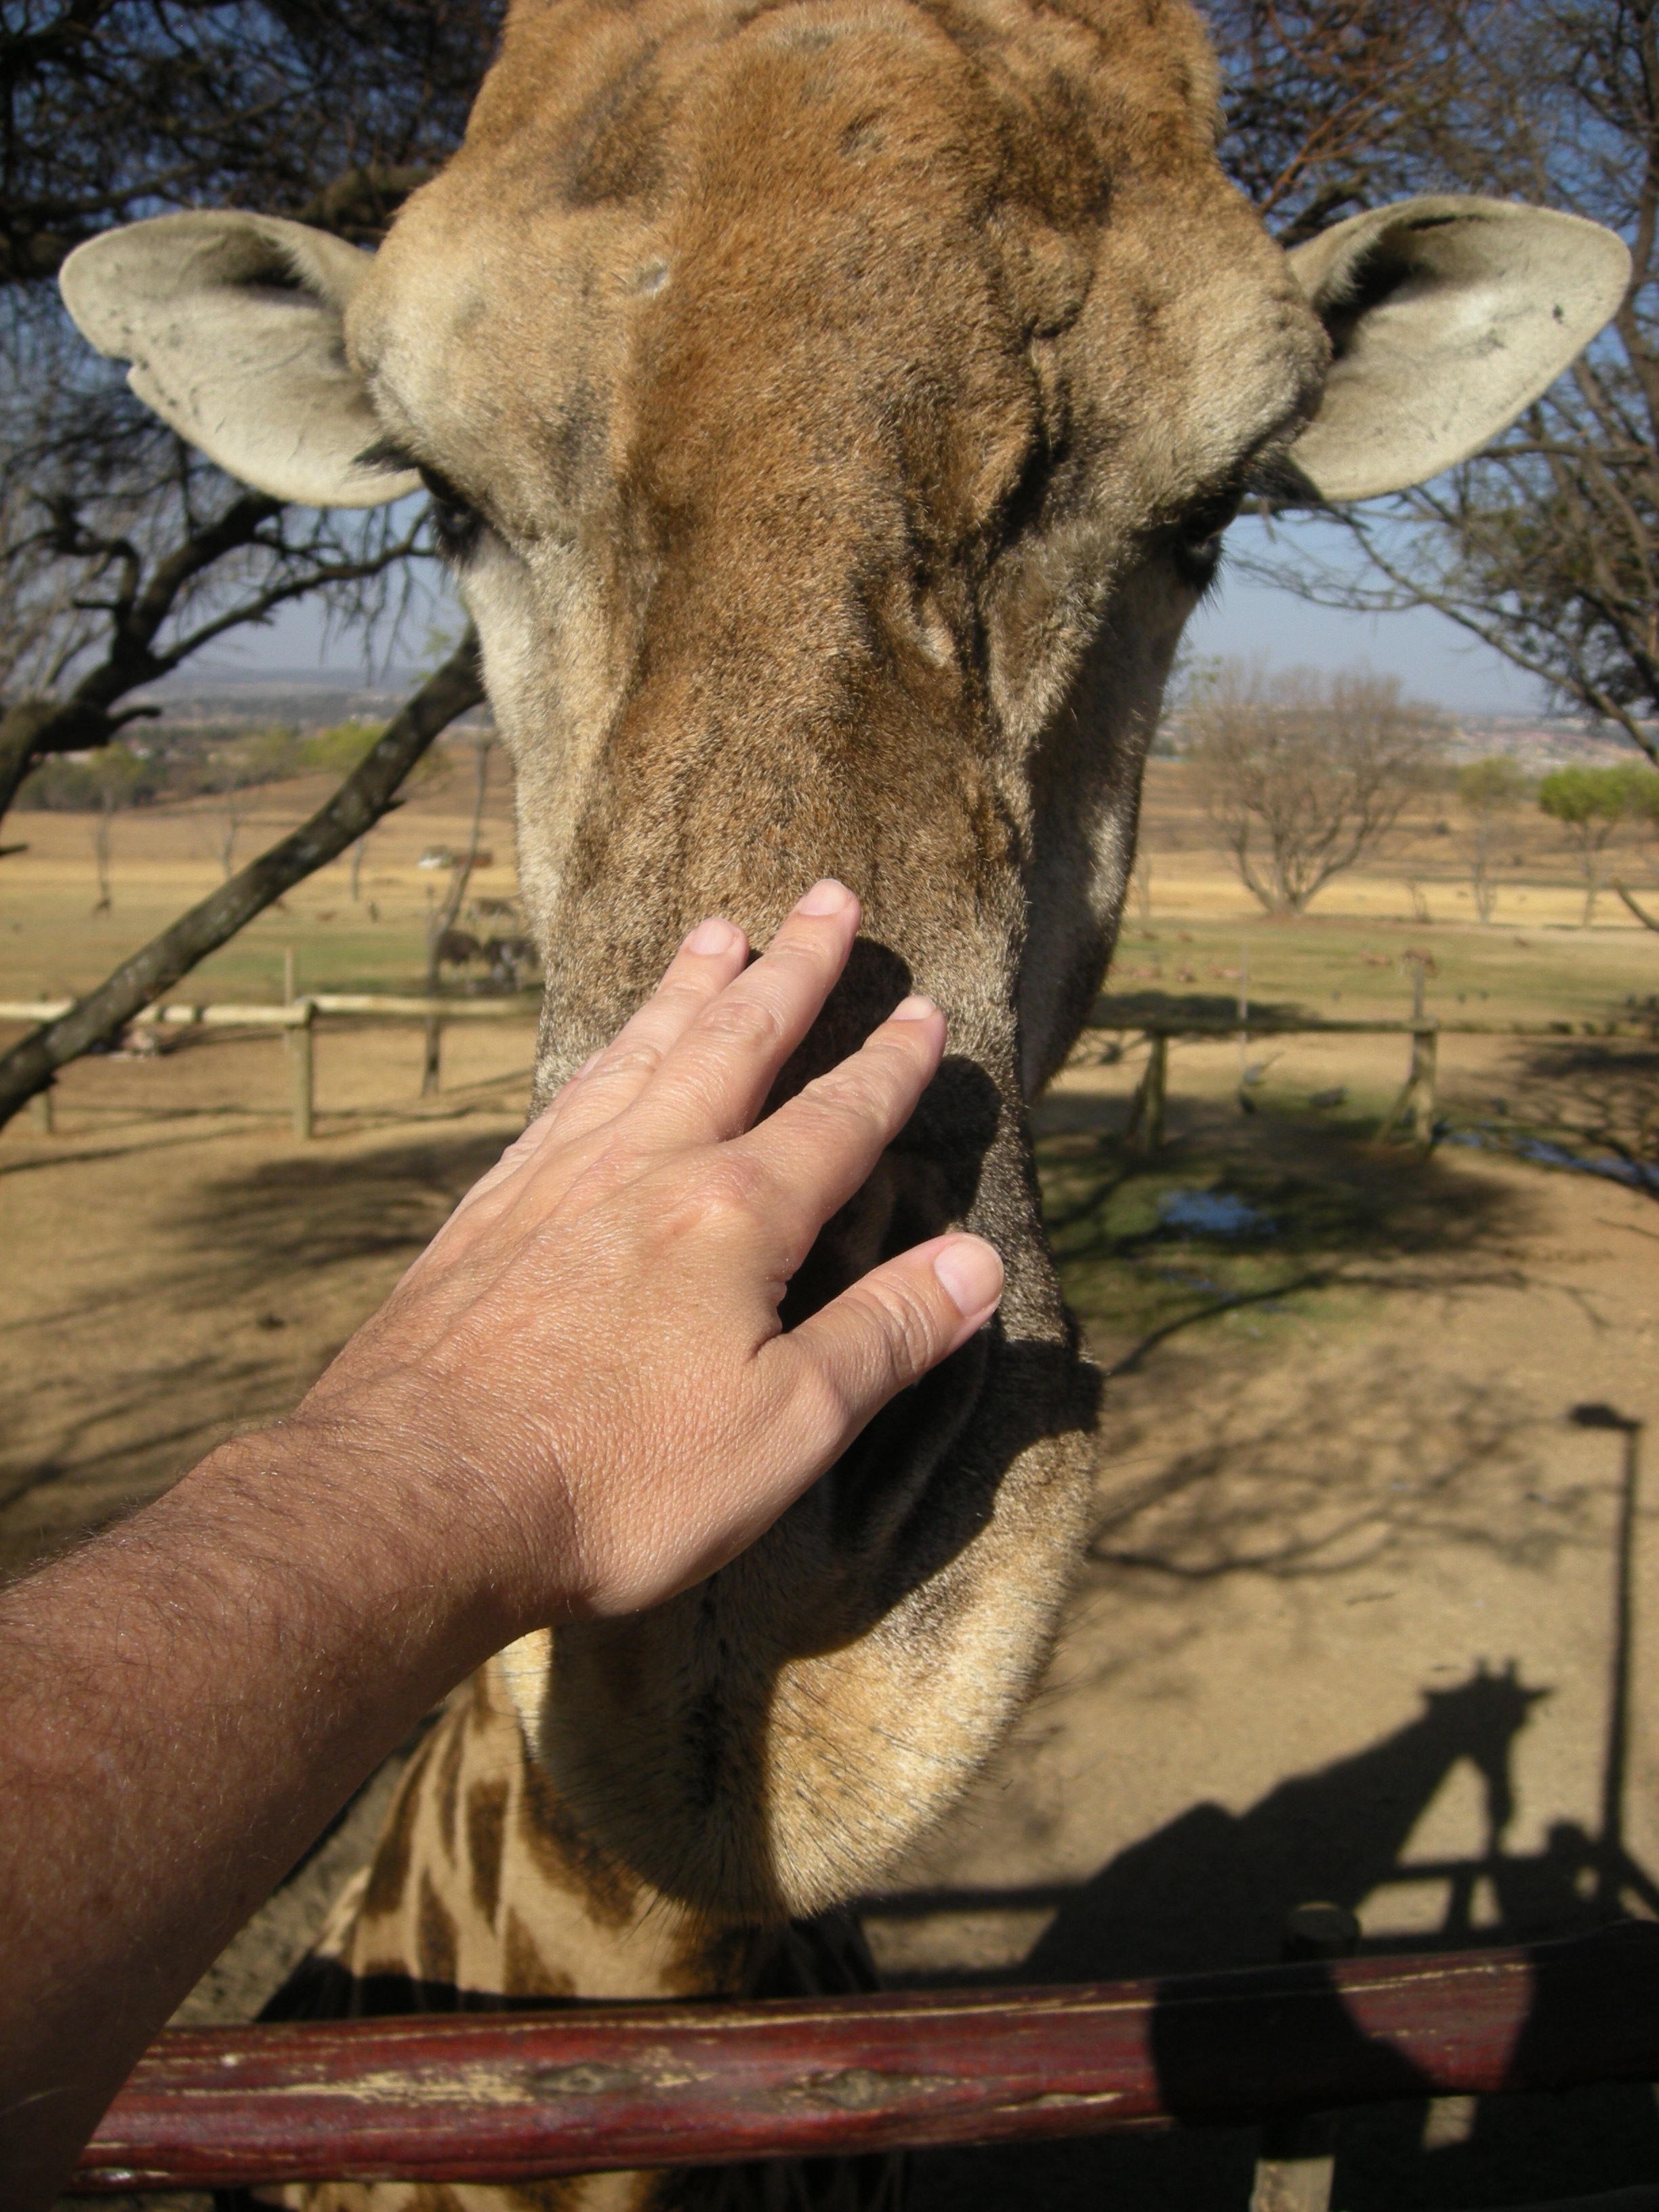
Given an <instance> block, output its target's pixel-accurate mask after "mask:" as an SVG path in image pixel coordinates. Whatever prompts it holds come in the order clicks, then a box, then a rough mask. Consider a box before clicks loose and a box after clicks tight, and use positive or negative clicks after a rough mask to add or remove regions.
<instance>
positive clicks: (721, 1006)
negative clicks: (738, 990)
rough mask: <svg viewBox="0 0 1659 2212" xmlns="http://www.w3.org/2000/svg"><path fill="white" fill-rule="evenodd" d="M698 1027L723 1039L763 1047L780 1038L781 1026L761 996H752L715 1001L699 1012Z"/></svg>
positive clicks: (777, 1041) (710, 1034) (752, 1046)
mask: <svg viewBox="0 0 1659 2212" xmlns="http://www.w3.org/2000/svg"><path fill="white" fill-rule="evenodd" d="M701 1027H702V1029H703V1030H704V1031H705V1032H706V1033H707V1034H708V1036H714V1037H716V1038H718V1039H720V1041H722V1042H730V1043H732V1044H737V1045H747V1046H749V1047H750V1048H755V1049H759V1050H765V1049H766V1048H769V1047H770V1046H773V1045H775V1044H777V1043H779V1042H781V1038H782V1035H783V1025H782V1024H781V1021H780V1020H779V1018H778V1016H777V1013H776V1012H775V1009H774V1008H773V1007H772V1006H769V1005H768V1003H767V1001H766V1000H764V999H758V998H755V997H753V996H746V997H743V998H732V997H728V998H724V999H717V1000H715V1001H714V1004H713V1006H710V1007H709V1008H708V1011H707V1012H705V1013H704V1014H703V1016H702V1023H701Z"/></svg>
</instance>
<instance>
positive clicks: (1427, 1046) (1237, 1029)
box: [1085, 998, 1654, 1152]
mask: <svg viewBox="0 0 1659 2212" xmlns="http://www.w3.org/2000/svg"><path fill="white" fill-rule="evenodd" d="M1085 1028H1086V1029H1088V1030H1097V1031H1104V1032H1108V1033H1115V1034H1117V1035H1119V1036H1144V1037H1145V1038H1146V1046H1147V1054H1146V1072H1145V1073H1144V1074H1143V1075H1142V1077H1141V1079H1140V1085H1139V1089H1138V1090H1137V1091H1136V1093H1135V1098H1134V1103H1133V1106H1132V1108H1131V1109H1130V1116H1129V1125H1128V1133H1129V1137H1130V1139H1131V1142H1132V1143H1133V1144H1134V1145H1136V1146H1138V1147H1139V1149H1140V1150H1142V1151H1145V1152H1157V1151H1158V1150H1159V1149H1160V1148H1161V1146H1163V1143H1164V1122H1165V1115H1166V1113H1167V1110H1168V1105H1169V1091H1170V1042H1171V1040H1173V1039H1192V1040H1194V1041H1197V1040H1201V1039H1205V1038H1209V1039H1213V1040H1218V1041H1220V1040H1225V1039H1230V1038H1231V1039H1236V1040H1237V1042H1238V1045H1239V1048H1240V1053H1241V1056H1242V1054H1243V1051H1244V1050H1245V1048H1247V1047H1248V1046H1249V1045H1250V1044H1254V1043H1259V1042H1261V1041H1262V1040H1264V1039H1265V1038H1267V1037H1308V1036H1404V1037H1409V1038H1410V1039H1411V1045H1412V1049H1411V1059H1410V1062H1409V1065H1408V1066H1407V1073H1406V1081H1405V1086H1404V1088H1403V1089H1402V1090H1401V1093H1400V1096H1399V1097H1398V1098H1397V1099H1396V1100H1395V1103H1394V1105H1393V1107H1392V1108H1391V1109H1390V1110H1389V1114H1388V1115H1387V1117H1386V1119H1385V1120H1384V1122H1383V1134H1384V1135H1386V1134H1387V1133H1389V1130H1391V1129H1394V1128H1396V1127H1401V1126H1402V1125H1404V1126H1407V1127H1410V1129H1411V1131H1412V1133H1413V1136H1414V1137H1415V1138H1416V1139H1417V1141H1418V1142H1419V1144H1420V1145H1422V1146H1425V1148H1426V1147H1427V1146H1429V1145H1430V1144H1431V1143H1432V1141H1433V1138H1434V1127H1435V1119H1436V1113H1437V1082H1438V1071H1439V1058H1440V1054H1439V1041H1440V1039H1441V1038H1442V1037H1443V1036H1484V1037H1533V1038H1537V1039H1541V1040H1548V1041H1551V1042H1555V1043H1558V1044H1559V1043H1565V1042H1568V1041H1569V1040H1570V1039H1571V1038H1574V1037H1580V1038H1604V1039H1605V1038H1615V1037H1651V1036H1653V1034H1654V1024H1652V1023H1651V1022H1645V1021H1600V1022H1590V1021H1583V1022H1567V1021H1556V1022H1490V1021H1463V1020H1461V1019H1459V1020H1453V1021H1442V1020H1439V1019H1437V1018H1436V1017H1435V1016H1433V1015H1431V1014H1426V1013H1424V1012H1421V1011H1420V1010H1419V1012H1415V1013H1413V1014H1411V1015H1402V1016H1400V1017H1398V1018H1395V1019H1392V1020H1389V1019H1387V1018H1376V1017H1374V1016H1373V1017H1367V1018H1360V1019H1358V1020H1354V1021H1326V1020H1322V1019H1321V1018H1316V1017H1314V1016H1309V1015H1301V1014H1285V1015H1281V1014H1279V1013H1278V1012H1275V1010H1274V1009H1273V1008H1272V1007H1266V1006H1264V1007H1261V1008H1258V1009H1257V1010H1256V1011H1255V1012H1253V1013H1252V1014H1251V1015H1250V1016H1249V1019H1248V1021H1247V1022H1245V1023H1244V1024H1243V1025H1241V1024H1240V1022H1239V1020H1238V1018H1237V1016H1235V1017H1233V1018H1228V1017H1227V1016H1226V1015H1225V1014H1217V1013H1192V1014H1183V1013H1182V1012H1181V1011H1180V1010H1179V1008H1178V1007H1176V1006H1162V1007H1159V1008H1158V1009H1157V1010H1156V1011H1152V1010H1146V1009H1142V1008H1138V1007H1135V1006H1133V1004H1131V1005H1124V1004H1122V1003H1121V1002H1117V1001H1114V1000H1111V999H1109V998H1103V999H1101V1000H1097V1002H1096V1005H1095V1009H1094V1012H1092V1013H1091V1016H1090V1017H1089V1019H1088V1021H1087V1023H1086V1024H1085Z"/></svg>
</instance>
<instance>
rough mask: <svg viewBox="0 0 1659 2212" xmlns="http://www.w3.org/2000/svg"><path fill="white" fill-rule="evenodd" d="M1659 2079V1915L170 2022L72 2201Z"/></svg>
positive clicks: (884, 2144)
mask: <svg viewBox="0 0 1659 2212" xmlns="http://www.w3.org/2000/svg"><path fill="white" fill-rule="evenodd" d="M1656 2078H1659V1927H1656V1926H1652V1925H1650V1924H1646V1923H1626V1924H1625V1925H1623V1926H1620V1927H1619V1928H1616V1929H1609V1930H1607V1931H1605V1932H1603V1933H1601V1934H1598V1935H1596V1936H1589V1937H1583V1938H1578V1939H1576V1940H1574V1941H1571V1942H1562V1943H1553V1944H1541V1945H1538V1946H1536V1947H1534V1948H1530V1949H1528V1950H1502V1951H1490V1952H1466V1953H1462V1954H1448V1955H1445V1956H1442V1957H1434V1956H1427V1957H1409V1958H1374V1959H1364V1960H1344V1961H1341V1962H1340V1963H1318V1964H1312V1965H1306V1966H1275V1967H1266V1968H1261V1969H1256V1970H1252V1971H1249V1972H1234V1973H1226V1974H1215V1975H1208V1976H1188V1977H1184V1978H1180V1979H1174V1980H1169V1981H1165V1982H1162V1983H1154V1982H1124V1983H1106V1984H1089V1985H1084V1986H1079V1987H1073V1988H1053V1989H1026V1990H967V1991H962V1992H952V1993H950V1994H946V1995H933V1994H928V1993H914V1992H910V1993H901V1994H893V1995H886V1996H873V1997H860V1998H842V1999H832V2000H827V2001H820V2002H813V2003H810V2004H809V2003H797V2002H788V2001H781V2002H769V2003H762V2004H750V2005H737V2004H718V2005H701V2004H688V2005H639V2006H620V2005H619V2006H608V2007H593V2008H568V2009H566V2010H563V2011H560V2012H556V2013H552V2014H544V2015H525V2014H514V2015H445V2016H443V2017H440V2018H434V2017H431V2016H427V2017H423V2018H419V2019H405V2020H388V2021H343V2022H339V2023H329V2024H325V2025H315V2024H307V2025H283V2026H268V2027H242V2028H234V2029H214V2030H209V2029H177V2030H173V2031H172V2032H170V2033H167V2034H166V2035H164V2036H162V2037H161V2039H159V2041H158V2042H157V2044H156V2045H155V2048H154V2049H153V2050H152V2051H150V2052H149V2055H148V2056H147V2057H145V2058H144V2060H143V2062H142V2063H141V2064H140V2065H139V2067H138V2069H137V2071H136V2072H135V2073H134V2075H133V2076H132V2079H131V2081H129V2083H128V2084H127V2087H125V2089H124V2090H123V2092H122V2093H121V2095H120V2096H119V2097H118V2099H117V2100H116V2102H115V2104H114V2105H113V2106H112V2107H111V2109H110V2111H109V2112H108V2113H107V2114H106V2117H105V2118H104V2120H103V2122H102V2123H101V2124H100V2127H99V2130H98V2132H97V2135H96V2136H94V2140H93V2142H92V2143H91V2144H90V2146H89V2147H88V2149H87V2151H86V2152H85V2153H84V2154H83V2156H82V2162H81V2166H80V2169H79V2171H78V2172H77V2175H76V2181H75V2187H76V2189H77V2190H81V2191H100V2190H101V2191H113V2190H131V2189H133V2188H145V2187H147V2188H161V2187H175V2188H176V2187H197V2188H199V2187H204V2186H209V2185H230V2184H234V2183H238V2182H241V2183H249V2182H254V2181H283V2180H300V2179H326V2178H331V2177H338V2178H344V2179H386V2178H403V2179H433V2180H452V2181H453V2180H468V2179H470V2180H508V2179H526V2178H529V2177H532V2176H539V2175H551V2174H560V2173H571V2172H584V2171H587V2170H592V2169H598V2168H603V2167H611V2166H667V2165H698V2164H709V2163H720V2162H726V2161H728V2160H742V2159H756V2158H777V2157H783V2156H787V2155H790V2154H824V2153H828V2152H856V2151H867V2150H876V2149H884V2148H896V2147H899V2146H902V2145H911V2146H922V2145H927V2144H936V2143H951V2142H998V2141H1008V2140H1014V2139H1020V2138H1026V2139H1030V2138H1034V2137H1038V2136H1064V2135H1081V2134H1088V2133H1091V2132H1094V2131H1097V2130H1106V2129H1113V2128H1121V2127H1130V2126H1138V2125H1142V2126H1144V2125H1146V2124H1160V2123H1161V2124H1169V2123H1171V2122H1194V2121H1237V2120H1239V2119H1241V2118H1251V2117H1256V2116H1261V2115H1264V2114H1269V2113H1274V2112H1279V2113H1283V2112H1294V2111H1296V2110H1298V2109H1301V2110H1317V2109H1329V2108H1333V2107H1338V2106H1345V2105H1357V2104H1369V2103H1376V2102H1378V2101H1382V2100H1389V2099H1393V2098H1400V2097H1414V2096H1422V2095H1442V2096H1447V2095H1468V2094H1485V2093H1490V2092H1494V2091H1503V2090H1519V2089H1559V2088H1565V2087H1573V2086H1576V2085H1577V2084H1580V2083H1584V2082H1589V2081H1613V2080H1617V2081H1651V2080H1654V2079H1656Z"/></svg>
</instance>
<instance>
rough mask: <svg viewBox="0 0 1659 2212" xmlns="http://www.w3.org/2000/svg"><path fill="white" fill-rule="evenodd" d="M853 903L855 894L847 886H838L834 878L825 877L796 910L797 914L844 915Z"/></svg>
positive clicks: (801, 901)
mask: <svg viewBox="0 0 1659 2212" xmlns="http://www.w3.org/2000/svg"><path fill="white" fill-rule="evenodd" d="M852 903H853V894H852V892H851V891H849V890H848V888H847V886H846V884H838V883H837V882H836V879H835V878H834V877H833V876H825V877H824V878H823V881H822V882H821V883H816V884H813V886H812V888H811V890H810V891H808V892H807V894H806V896H805V898H804V899H802V900H800V901H799V903H798V904H797V906H796V908H795V912H796V913H797V914H843V913H845V911H846V910H847V908H848V907H849V906H851V905H852Z"/></svg>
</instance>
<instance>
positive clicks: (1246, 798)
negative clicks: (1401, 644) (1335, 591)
mask: <svg viewBox="0 0 1659 2212" xmlns="http://www.w3.org/2000/svg"><path fill="white" fill-rule="evenodd" d="M1183 734H1184V741H1185V742H1184V750H1185V754H1186V757H1187V759H1188V762H1189V763H1191V766H1192V769H1193V772H1194V775H1195V777H1196V779H1197V782H1198V787H1199V789H1200V793H1202V795H1203V799H1204V803H1205V805H1206V807H1207V809H1208V811H1209V813H1210V817H1211V818H1212V821H1213V822H1214V823H1216V826H1217V827H1218V829H1219V830H1220V832H1221V834H1222V836H1223V837H1224V839H1225V842H1226V845H1227V849H1228V851H1229V852H1230V853H1231V855H1232V858H1233V865H1234V866H1235V867H1236V868H1237V871H1238V874H1239V878H1240V880H1241V882H1242V883H1243V884H1244V886H1245V888H1246V889H1247V890H1249V892H1250V894H1251V896H1253V897H1254V898H1255V899H1258V900H1259V901H1260V902H1261V905H1262V906H1263V907H1264V908H1266V909H1267V912H1268V913H1269V914H1276V915H1292V914H1301V913H1303V912H1304V910H1305V908H1307V906H1308V904H1309V902H1310V900H1311V899H1313V898H1314V897H1315V896H1316V894H1317V893H1318V892H1319V891H1320V890H1322V889H1323V888H1324V886H1325V885H1326V884H1328V883H1329V882H1330V880H1331V878H1333V877H1334V876H1337V875H1340V874H1341V873H1342V872H1344V871H1345V870H1346V869H1348V868H1352V867H1353V866H1355V865H1356V864H1357V863H1358V861H1359V860H1363V859H1364V857H1365V855H1366V854H1369V853H1370V852H1373V851H1374V850H1375V849H1376V847H1377V845H1378V844H1380V842H1382V840H1383V838H1384V837H1385V836H1387V834H1388V832H1389V830H1390V829H1393V827H1394V825H1395V822H1396V821H1397V820H1398V819H1399V817H1400V813H1401V809H1402V808H1403V807H1404V806H1405V805H1406V802H1407V799H1410V797H1411V796H1412V794H1413V792H1415V791H1416V790H1418V789H1419V787H1420V785H1421V782H1422V779H1423V775H1424V771H1425V769H1426V768H1427V766H1428V764H1429V763H1430V761H1431V759H1432V757H1434V754H1435V753H1436V751H1437V749H1438V747H1439V744H1440V743H1441V738H1442V732H1441V725H1440V722H1439V719H1438V717H1437V715H1436V714H1434V712H1433V711H1432V709H1431V708H1423V707H1419V706H1415V705H1413V704H1412V703H1411V702H1407V701H1405V700H1403V699H1402V698H1401V695H1400V685H1399V684H1398V682H1397V681H1396V680H1395V678H1393V677H1386V676H1374V675H1372V674H1370V672H1369V671H1365V670H1358V671H1352V672H1347V673H1340V674H1334V675H1330V674H1326V673H1324V672H1322V671H1319V670H1316V669H1310V668H1292V669H1287V670H1285V671H1281V672H1279V673H1272V672H1269V671H1267V670H1266V669H1264V668H1263V667H1262V666H1261V665H1260V664H1259V663H1257V664H1250V663H1240V662H1237V661H1223V662H1221V663H1220V664H1218V666H1217V667H1216V668H1215V669H1214V670H1213V671H1212V672H1210V673H1209V674H1208V675H1207V677H1206V678H1201V679H1200V681H1199V683H1198V684H1196V685H1195V687H1194V696H1193V698H1192V701H1191V703H1190V704H1189V705H1188V708H1187V709H1186V713H1185V716H1184V721H1183Z"/></svg>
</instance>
